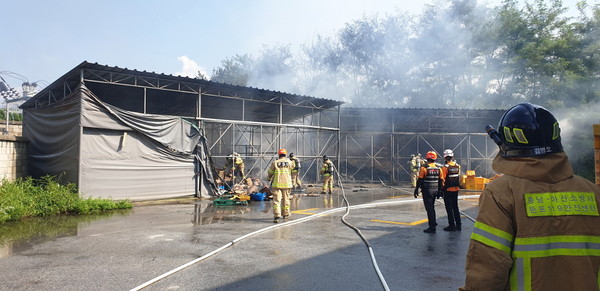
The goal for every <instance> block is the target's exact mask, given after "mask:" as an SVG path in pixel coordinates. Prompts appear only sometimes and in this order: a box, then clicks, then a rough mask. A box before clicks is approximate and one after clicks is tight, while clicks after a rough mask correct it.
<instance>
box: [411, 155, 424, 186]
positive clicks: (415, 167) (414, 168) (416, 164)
mask: <svg viewBox="0 0 600 291" xmlns="http://www.w3.org/2000/svg"><path fill="white" fill-rule="evenodd" d="M408 167H409V168H410V183H411V185H412V186H413V188H414V187H417V176H418V175H419V169H420V168H421V164H420V161H419V160H418V159H417V157H416V156H415V155H410V161H408Z"/></svg>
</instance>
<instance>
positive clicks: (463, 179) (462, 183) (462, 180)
mask: <svg viewBox="0 0 600 291" xmlns="http://www.w3.org/2000/svg"><path fill="white" fill-rule="evenodd" d="M466 179H467V175H460V181H459V182H458V185H459V187H460V188H461V189H465V187H466Z"/></svg>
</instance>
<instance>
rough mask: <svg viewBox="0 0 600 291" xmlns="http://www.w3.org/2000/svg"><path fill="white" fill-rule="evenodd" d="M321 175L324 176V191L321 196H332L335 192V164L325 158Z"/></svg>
mask: <svg viewBox="0 0 600 291" xmlns="http://www.w3.org/2000/svg"><path fill="white" fill-rule="evenodd" d="M320 173H321V175H323V190H322V191H321V194H331V191H333V162H332V161H331V160H330V159H329V158H328V157H327V156H323V165H322V166H321V171H320Z"/></svg>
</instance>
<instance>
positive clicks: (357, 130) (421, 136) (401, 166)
mask: <svg viewBox="0 0 600 291" xmlns="http://www.w3.org/2000/svg"><path fill="white" fill-rule="evenodd" d="M503 112H504V111H503V110H468V109H464V110H456V109H413V108H410V109H374V108H343V109H342V110H341V122H340V124H341V126H340V131H341V139H340V143H341V145H340V156H341V157H342V158H341V160H340V161H339V164H340V174H341V175H342V177H343V178H344V179H346V180H352V181H356V182H369V183H386V184H387V183H391V184H398V183H408V182H409V181H410V173H411V171H412V170H411V168H410V166H409V163H410V159H411V155H417V154H422V155H423V156H424V155H425V153H427V152H428V151H430V150H434V151H436V152H437V153H438V155H441V154H442V153H443V151H444V150H445V149H452V150H453V151H454V153H455V156H456V159H457V162H458V163H459V164H461V166H462V169H463V172H464V171H466V170H474V171H475V172H476V174H477V175H478V176H484V177H490V176H493V175H494V174H495V173H494V172H493V170H492V169H491V162H492V160H493V158H494V157H495V155H496V153H497V152H498V147H497V146H496V145H495V144H494V143H493V142H492V141H491V140H490V139H489V138H488V136H487V134H486V133H485V132H483V128H484V127H485V125H488V124H492V125H495V124H497V122H498V120H499V119H500V116H501V115H502V114H503ZM437 162H438V163H443V160H442V159H441V158H440V159H438V160H437Z"/></svg>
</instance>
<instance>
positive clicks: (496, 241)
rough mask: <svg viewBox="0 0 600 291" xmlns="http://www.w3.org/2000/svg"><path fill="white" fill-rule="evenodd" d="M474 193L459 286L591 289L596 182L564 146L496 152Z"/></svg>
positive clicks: (597, 257)
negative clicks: (526, 153)
mask: <svg viewBox="0 0 600 291" xmlns="http://www.w3.org/2000/svg"><path fill="white" fill-rule="evenodd" d="M492 166H493V168H494V170H495V171H496V172H498V173H503V174H505V175H503V176H501V177H499V178H497V179H494V180H493V181H492V182H490V183H489V184H488V185H487V187H486V188H485V189H484V191H483V192H482V194H481V198H480V209H479V214H478V216H477V222H476V223H475V225H474V229H473V233H472V235H471V242H470V245H469V251H468V254H467V262H466V269H465V270H466V280H465V286H464V287H462V288H461V289H460V290H598V288H599V284H600V281H599V280H600V279H599V272H600V227H598V226H599V225H600V216H599V212H598V204H599V201H600V187H598V186H597V185H595V184H593V183H591V182H589V181H587V180H585V179H583V178H581V177H579V176H574V175H573V170H572V168H571V165H570V163H569V161H568V159H567V156H566V154H565V153H557V154H550V155H546V156H542V157H538V158H512V159H507V158H503V157H501V156H497V157H496V158H495V159H494V162H493V164H492Z"/></svg>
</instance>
